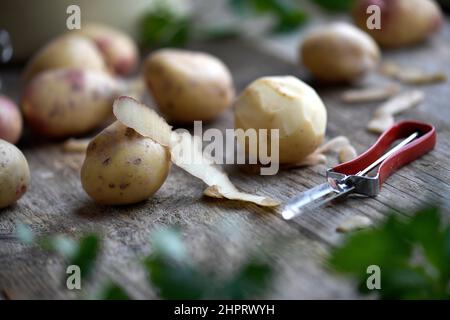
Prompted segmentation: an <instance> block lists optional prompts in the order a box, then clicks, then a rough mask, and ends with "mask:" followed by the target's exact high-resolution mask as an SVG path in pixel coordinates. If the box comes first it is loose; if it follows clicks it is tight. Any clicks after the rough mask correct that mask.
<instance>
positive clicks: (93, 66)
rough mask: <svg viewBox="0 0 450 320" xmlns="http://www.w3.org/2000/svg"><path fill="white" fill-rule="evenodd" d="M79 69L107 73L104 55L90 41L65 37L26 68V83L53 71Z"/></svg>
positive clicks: (74, 36) (60, 38)
mask: <svg viewBox="0 0 450 320" xmlns="http://www.w3.org/2000/svg"><path fill="white" fill-rule="evenodd" d="M60 68H77V69H89V70H94V71H104V72H105V71H107V68H106V65H105V62H104V60H103V57H102V55H101V54H100V52H99V51H98V49H97V48H96V46H95V44H94V43H93V42H92V41H90V40H89V39H87V38H85V37H82V36H77V35H72V34H69V35H63V36H61V37H58V38H56V39H54V40H53V41H52V42H50V43H49V44H47V45H46V46H45V47H43V48H42V49H41V50H40V51H38V52H37V53H36V55H35V56H34V57H33V58H32V59H31V61H30V62H29V63H28V65H27V66H26V68H25V73H24V80H25V82H28V81H30V80H31V79H33V78H34V77H35V76H36V75H37V74H39V73H41V72H43V71H46V70H51V69H60Z"/></svg>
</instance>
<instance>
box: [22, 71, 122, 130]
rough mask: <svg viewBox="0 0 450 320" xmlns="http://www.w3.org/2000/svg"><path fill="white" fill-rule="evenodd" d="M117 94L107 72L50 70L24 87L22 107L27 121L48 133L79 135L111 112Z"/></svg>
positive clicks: (98, 123) (92, 127) (35, 127)
mask: <svg viewBox="0 0 450 320" xmlns="http://www.w3.org/2000/svg"><path fill="white" fill-rule="evenodd" d="M119 95H120V90H119V88H118V83H117V82H116V80H115V79H113V78H111V77H110V76H109V75H108V74H105V73H99V72H94V71H90V70H79V69H59V70H49V71H46V72H43V73H41V74H40V75H38V76H37V77H36V78H34V79H33V80H32V81H31V82H30V83H29V84H28V86H27V87H26V89H25V92H24V96H23V98H22V110H23V114H24V117H25V120H26V121H27V123H28V124H29V125H30V126H31V127H32V128H33V130H35V131H36V132H38V133H40V134H42V135H44V136H47V137H54V138H58V137H68V136H76V135H81V134H84V133H86V132H89V131H90V130H92V129H94V128H96V127H97V126H99V125H100V124H101V123H102V122H103V121H104V120H105V118H107V117H108V115H110V114H112V102H113V100H114V99H115V98H116V97H118V96H119Z"/></svg>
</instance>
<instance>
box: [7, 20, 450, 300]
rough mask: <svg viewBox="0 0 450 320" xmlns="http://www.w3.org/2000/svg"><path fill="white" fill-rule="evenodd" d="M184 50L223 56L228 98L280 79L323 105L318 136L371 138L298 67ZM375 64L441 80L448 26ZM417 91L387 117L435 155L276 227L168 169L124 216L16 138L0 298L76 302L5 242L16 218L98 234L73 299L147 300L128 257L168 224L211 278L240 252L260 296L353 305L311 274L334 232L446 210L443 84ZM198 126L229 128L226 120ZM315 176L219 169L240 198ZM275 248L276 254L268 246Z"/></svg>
mask: <svg viewBox="0 0 450 320" xmlns="http://www.w3.org/2000/svg"><path fill="white" fill-rule="evenodd" d="M293 45H294V44H293ZM295 45H296V44H295ZM194 48H195V49H201V50H205V51H208V52H210V53H212V54H215V55H217V56H218V57H219V58H221V59H223V60H224V61H225V63H226V64H227V65H228V66H229V67H230V69H231V70H232V73H233V75H234V78H235V83H236V87H237V89H238V90H241V89H243V88H244V87H245V86H246V85H247V84H249V83H250V82H251V81H252V80H254V79H256V78H257V77H260V76H266V75H285V74H292V75H295V76H297V77H299V78H300V79H303V80H305V81H307V82H309V83H310V84H312V85H313V86H314V87H315V88H316V89H317V90H318V92H319V93H320V95H321V96H322V97H323V100H324V102H325V104H326V106H327V110H328V128H327V137H329V138H331V137H334V136H337V135H345V136H347V137H348V138H349V139H350V140H351V141H352V143H353V144H354V146H355V147H356V149H357V151H358V152H362V151H364V150H366V149H367V148H368V147H369V146H370V145H371V144H372V143H373V142H374V141H375V140H376V138H377V137H376V136H375V135H373V134H371V133H369V132H367V131H366V129H365V127H366V124H367V123H368V121H369V119H370V117H371V115H372V112H373V111H374V110H375V108H376V107H377V103H369V104H357V105H346V104H344V103H342V102H341V101H340V95H341V93H342V92H343V90H345V89H346V88H345V87H337V88H336V87H324V86H320V85H318V84H316V83H314V82H312V81H311V79H310V77H309V75H308V74H307V72H306V71H305V70H304V69H302V68H299V67H298V66H296V65H295V64H294V63H291V62H289V61H286V60H283V59H280V58H278V57H276V56H275V55H272V54H268V53H265V52H263V51H261V50H260V49H257V47H256V46H255V45H253V44H251V43H250V42H248V41H242V40H227V41H222V42H217V43H209V44H204V45H195V46H194ZM330 54H332V53H330ZM385 58H386V59H390V60H393V61H395V62H398V63H401V64H404V65H411V66H416V67H421V68H425V69H427V70H440V71H444V72H446V73H447V74H448V75H450V27H449V25H447V27H446V28H445V30H444V31H443V32H442V33H441V34H440V35H439V36H437V37H436V38H435V39H433V40H431V41H429V42H428V43H426V44H423V45H420V46H417V47H413V48H409V49H404V50H396V51H387V52H385ZM19 76H20V68H19V67H9V68H6V69H5V68H4V69H1V77H2V80H3V92H4V93H6V94H8V95H10V96H12V97H13V98H15V99H18V98H19V95H20V81H19ZM388 82H389V80H387V79H386V78H383V77H381V76H379V75H377V74H374V75H372V76H370V77H369V78H368V79H367V84H368V85H371V84H377V85H378V84H383V83H388ZM420 90H423V91H424V92H425V94H426V100H425V103H423V104H422V105H420V106H419V107H417V108H415V109H413V110H410V111H408V112H406V113H404V114H402V115H400V116H398V117H396V119H398V120H400V119H418V120H422V121H427V122H430V123H432V124H434V125H435V126H436V127H437V130H438V144H437V147H436V149H435V150H434V151H433V152H431V153H430V154H428V155H426V156H424V157H423V158H421V159H420V160H417V161H415V162H414V163H412V164H410V165H408V166H407V167H405V168H403V169H401V170H400V171H398V172H397V173H396V174H395V175H393V176H392V177H391V178H390V179H388V181H387V183H386V184H385V185H384V186H383V189H382V191H381V193H380V194H379V195H378V196H377V197H376V198H370V199H366V198H364V199H361V198H351V199H348V200H347V201H345V202H342V203H338V204H334V205H332V206H328V207H325V208H321V209H317V210H315V211H313V212H310V213H307V214H305V215H304V216H302V218H301V219H299V220H298V221H296V222H286V221H284V220H283V219H282V218H281V216H280V212H279V211H280V210H279V209H277V210H275V211H270V210H267V209H263V208H260V207H257V206H255V205H252V204H246V203H240V202H233V201H226V200H213V199H205V198H204V197H202V191H203V189H204V187H205V186H204V184H203V183H202V182H201V181H199V180H197V179H195V178H193V177H191V176H189V175H188V174H187V173H185V172H183V171H182V170H180V169H178V168H176V167H173V168H172V170H171V174H170V176H169V178H168V179H167V181H166V182H165V184H164V185H163V186H162V188H161V189H160V190H159V191H158V192H157V193H156V194H155V196H154V197H153V198H152V199H149V200H148V201H146V202H144V203H140V204H137V205H132V206H126V207H108V206H100V205H97V204H95V203H94V202H93V201H92V200H91V199H90V198H89V197H88V196H87V195H86V194H85V192H84V191H83V189H82V188H81V185H80V179H79V168H80V165H81V163H82V160H83V156H82V155H76V154H70V153H64V152H63V151H62V148H61V144H60V143H58V142H51V141H45V140H43V139H40V138H37V137H35V136H34V135H33V134H32V133H30V132H27V134H26V136H25V138H24V139H23V141H22V142H21V144H20V148H21V149H22V150H23V151H24V153H25V155H26V157H27V159H28V161H29V165H30V168H31V173H32V183H31V186H30V189H29V190H28V192H27V194H26V195H25V196H24V197H23V198H22V199H21V200H20V201H19V202H18V203H17V204H16V205H14V206H12V207H10V208H7V209H3V210H1V211H0V299H2V298H3V299H31V298H32V299H50V298H59V299H69V298H76V297H79V295H78V294H77V293H74V292H71V291H69V290H67V289H65V287H64V286H63V285H62V283H63V282H62V280H61V277H62V276H63V275H64V268H65V266H64V261H63V260H61V259H60V258H59V257H57V256H55V255H51V254H48V253H46V252H43V251H40V250H37V249H35V248H30V247H27V246H24V245H22V244H20V243H19V242H18V241H17V240H16V239H15V238H14V229H15V222H16V221H22V222H23V223H25V224H27V225H29V226H30V227H31V228H32V229H33V230H34V231H35V232H37V233H38V234H54V233H64V234H68V235H71V236H74V237H79V236H80V235H82V234H84V233H86V232H88V231H92V230H93V231H96V232H100V233H101V234H102V235H103V236H104V239H105V243H104V251H103V254H102V258H101V259H102V260H101V263H100V264H99V266H98V268H97V270H96V277H95V279H96V280H95V282H93V283H89V284H86V285H85V286H84V292H83V294H85V295H87V294H89V293H90V292H94V291H95V290H96V289H98V287H99V286H100V285H101V283H102V281H105V280H107V279H113V280H115V281H116V282H118V283H119V284H121V285H122V286H123V287H124V288H125V289H126V290H127V291H129V293H130V294H132V295H133V297H135V298H137V299H148V298H149V299H153V298H157V294H156V292H155V290H154V288H151V287H149V286H148V285H147V283H146V281H145V272H144V270H143V269H142V268H141V267H140V266H139V263H138V257H140V256H142V255H144V254H148V253H149V252H151V245H150V242H149V237H150V235H151V234H152V232H154V231H155V230H157V229H160V228H162V227H165V226H170V225H178V226H181V227H182V233H183V237H184V239H185V244H186V245H187V247H188V249H189V252H190V253H191V254H192V255H193V257H194V259H195V261H196V262H198V263H201V264H204V265H205V266H207V267H208V268H212V269H213V270H215V271H216V272H217V273H219V274H224V275H225V274H227V273H228V272H232V271H233V270H234V269H235V268H237V267H238V266H239V263H240V261H242V260H243V259H245V258H246V257H247V255H248V254H249V252H250V251H254V250H258V251H259V252H261V254H263V255H264V256H265V257H266V258H267V259H270V261H272V262H273V264H274V265H275V267H276V270H277V276H276V281H275V283H274V285H273V288H272V289H271V290H270V292H269V294H268V295H267V296H265V297H266V298H276V299H279V298H280V299H283V298H285V299H311V298H319V299H321V298H337V299H340V298H359V296H358V294H357V292H356V290H355V287H354V284H353V283H352V282H351V281H348V280H347V279H344V278H341V277H338V276H336V275H333V274H331V273H329V272H327V270H326V267H325V266H324V265H323V261H324V258H325V257H326V255H327V252H328V250H329V248H330V247H331V246H335V245H336V244H338V243H339V242H340V241H341V240H342V235H340V234H339V233H337V232H336V231H335V230H336V227H337V226H339V224H340V223H342V222H343V221H344V220H346V219H347V218H349V217H351V216H353V215H357V214H359V215H365V216H367V217H369V218H370V219H371V220H373V221H374V222H375V223H376V222H378V221H380V220H381V219H383V218H384V217H385V214H386V213H387V212H389V211H394V212H397V214H403V213H400V212H411V210H413V209H414V208H416V207H418V206H421V205H423V204H425V203H428V202H434V201H446V200H447V199H448V197H449V195H450V184H449V182H450V84H449V83H448V82H446V83H441V84H436V85H427V86H421V87H420ZM208 127H218V128H221V129H225V128H232V127H233V122H232V111H231V110H229V111H227V112H226V113H225V114H223V115H222V116H221V117H220V119H218V120H217V121H215V122H213V123H210V124H208ZM333 163H334V162H333V161H331V162H330V163H329V164H328V166H330V165H332V164H333ZM326 168H327V166H324V165H319V166H315V167H310V168H303V169H291V170H286V171H281V172H280V173H279V174H278V175H276V176H269V177H268V176H265V177H262V176H258V175H252V174H248V173H245V172H243V171H242V170H239V169H237V168H234V167H229V168H227V170H228V171H229V172H230V177H231V179H232V181H233V182H235V184H236V185H237V186H238V187H239V188H241V189H242V190H245V191H248V192H255V193H258V194H262V195H267V196H271V197H274V198H277V199H280V200H282V201H286V200H288V199H289V198H291V197H292V196H294V195H296V194H297V193H299V192H302V191H305V190H306V189H308V188H310V187H313V186H315V185H317V184H320V183H323V182H324V173H325V170H326ZM277 241H278V242H279V246H274V245H273V243H274V242H277Z"/></svg>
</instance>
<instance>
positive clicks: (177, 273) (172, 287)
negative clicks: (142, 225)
mask: <svg viewBox="0 0 450 320" xmlns="http://www.w3.org/2000/svg"><path fill="white" fill-rule="evenodd" d="M144 265H145V267H146V269H147V271H148V276H149V280H150V281H151V283H152V284H153V285H154V286H156V287H157V288H158V290H159V294H160V296H161V298H163V299H200V298H202V297H203V295H204V291H205V288H207V286H208V283H207V282H206V279H205V278H204V277H203V276H202V274H200V273H198V272H197V271H196V270H195V269H194V268H192V267H191V266H188V265H180V264H178V263H176V262H175V261H168V260H167V259H166V258H164V257H162V256H157V255H153V256H150V257H149V258H147V259H146V260H145V262H144Z"/></svg>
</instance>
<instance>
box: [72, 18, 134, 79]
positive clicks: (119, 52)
mask: <svg viewBox="0 0 450 320" xmlns="http://www.w3.org/2000/svg"><path fill="white" fill-rule="evenodd" d="M75 32H76V33H77V34H78V35H81V36H84V37H87V38H88V39H90V40H91V41H93V42H94V43H95V45H96V46H97V48H98V49H99V50H100V52H101V53H102V55H103V58H104V60H105V62H106V65H107V66H108V68H109V69H110V70H111V71H112V72H114V73H116V74H119V75H126V74H129V73H130V72H131V71H133V69H134V68H135V67H136V65H137V63H138V59H139V56H138V49H137V47H136V44H135V43H134V41H133V39H131V37H130V36H128V35H127V34H125V33H123V32H121V31H119V30H116V29H114V28H111V27H108V26H104V25H100V24H86V25H83V27H82V28H81V29H80V30H77V31H75Z"/></svg>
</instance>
